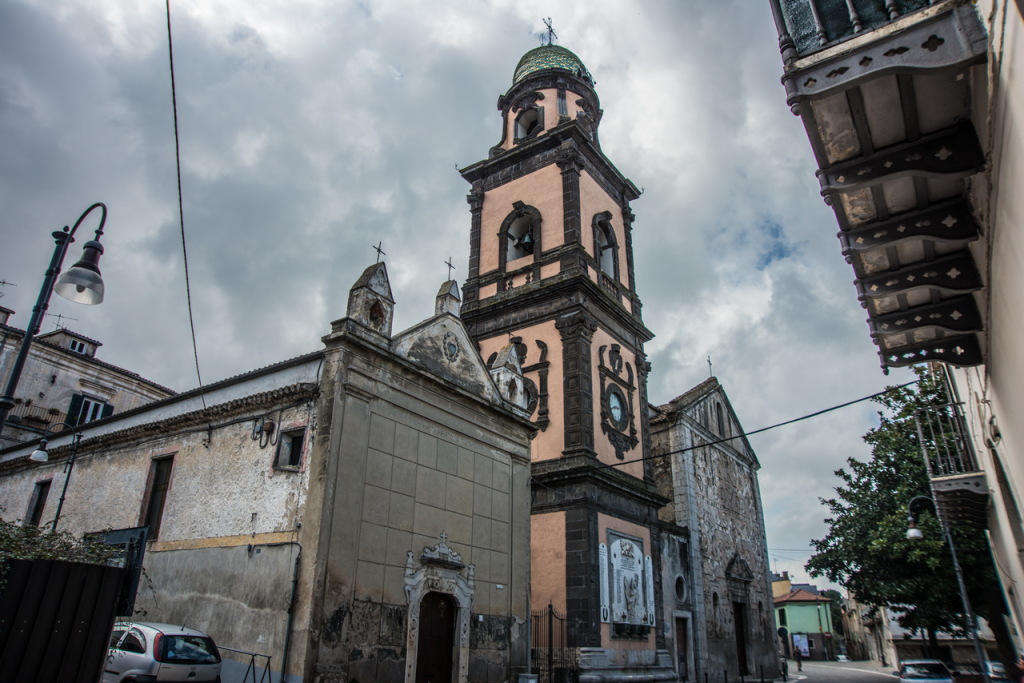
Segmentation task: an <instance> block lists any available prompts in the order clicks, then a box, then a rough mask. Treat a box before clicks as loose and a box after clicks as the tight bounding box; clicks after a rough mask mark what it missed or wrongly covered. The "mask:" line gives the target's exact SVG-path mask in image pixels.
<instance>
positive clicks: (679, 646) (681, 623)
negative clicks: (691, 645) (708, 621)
mask: <svg viewBox="0 0 1024 683" xmlns="http://www.w3.org/2000/svg"><path fill="white" fill-rule="evenodd" d="M686 622H687V620H686V619H680V618H678V617H676V661H677V662H678V664H679V668H678V669H676V671H677V672H678V673H679V680H681V681H685V680H689V672H688V671H687V669H686V660H687V655H688V654H689V653H688V652H687V649H686V642H687V638H688V634H687V632H686Z"/></svg>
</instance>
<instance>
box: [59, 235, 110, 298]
mask: <svg viewBox="0 0 1024 683" xmlns="http://www.w3.org/2000/svg"><path fill="white" fill-rule="evenodd" d="M101 254H103V245H102V244H100V243H99V242H98V241H96V240H89V241H88V242H86V243H85V247H83V249H82V258H81V260H79V262H78V263H76V264H75V265H73V266H71V267H70V268H68V270H67V272H65V273H63V274H62V275H61V276H60V277H59V278H57V282H55V283H54V285H53V291H54V292H56V293H57V294H59V295H60V296H62V297H64V298H65V299H67V300H68V301H74V302H75V303H78V304H88V305H93V304H98V303H101V302H102V301H103V278H102V277H100V255H101Z"/></svg>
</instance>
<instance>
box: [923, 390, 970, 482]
mask: <svg viewBox="0 0 1024 683" xmlns="http://www.w3.org/2000/svg"><path fill="white" fill-rule="evenodd" d="M914 417H915V418H916V419H917V434H918V438H919V439H920V440H921V452H922V453H923V454H924V460H925V465H926V466H927V467H928V476H929V477H945V476H949V475H951V474H967V473H969V472H977V471H978V464H977V461H976V460H975V457H974V450H973V449H972V448H971V444H970V442H969V441H968V440H967V430H966V429H965V428H964V421H963V417H962V416H961V415H960V411H959V406H957V405H956V404H954V403H949V404H946V405H942V406H929V407H927V408H919V409H918V410H916V411H915V413H914Z"/></svg>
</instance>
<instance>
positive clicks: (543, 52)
mask: <svg viewBox="0 0 1024 683" xmlns="http://www.w3.org/2000/svg"><path fill="white" fill-rule="evenodd" d="M544 69H562V70H563V71H569V72H572V73H574V74H575V73H582V74H583V75H584V78H586V79H587V80H590V74H589V73H588V72H587V67H585V66H583V62H581V61H580V58H579V57H577V56H576V55H574V54H573V53H572V52H570V51H569V50H566V49H565V48H564V47H562V46H561V45H541V46H540V47H535V48H533V49H532V50H530V51H529V52H527V53H526V54H525V55H523V58H522V59H520V60H519V64H518V65H516V73H515V75H514V76H513V77H512V85H515V84H517V83H519V82H520V81H522V80H523V79H524V78H526V77H527V76H529V75H530V74H532V73H533V72H535V71H542V70H544Z"/></svg>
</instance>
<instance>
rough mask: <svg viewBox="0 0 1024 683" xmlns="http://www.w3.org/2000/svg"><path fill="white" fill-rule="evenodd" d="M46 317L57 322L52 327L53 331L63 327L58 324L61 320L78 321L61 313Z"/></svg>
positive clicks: (49, 314) (48, 314)
mask: <svg viewBox="0 0 1024 683" xmlns="http://www.w3.org/2000/svg"><path fill="white" fill-rule="evenodd" d="M46 316H47V317H48V318H56V319H57V322H56V323H55V326H54V329H55V330H59V329H61V328H63V327H64V326H63V325H61V324H60V322H61V321H62V320H78V318H69V317H68V316H66V315H64V314H63V313H47V314H46ZM65 329H66V328H65Z"/></svg>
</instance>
